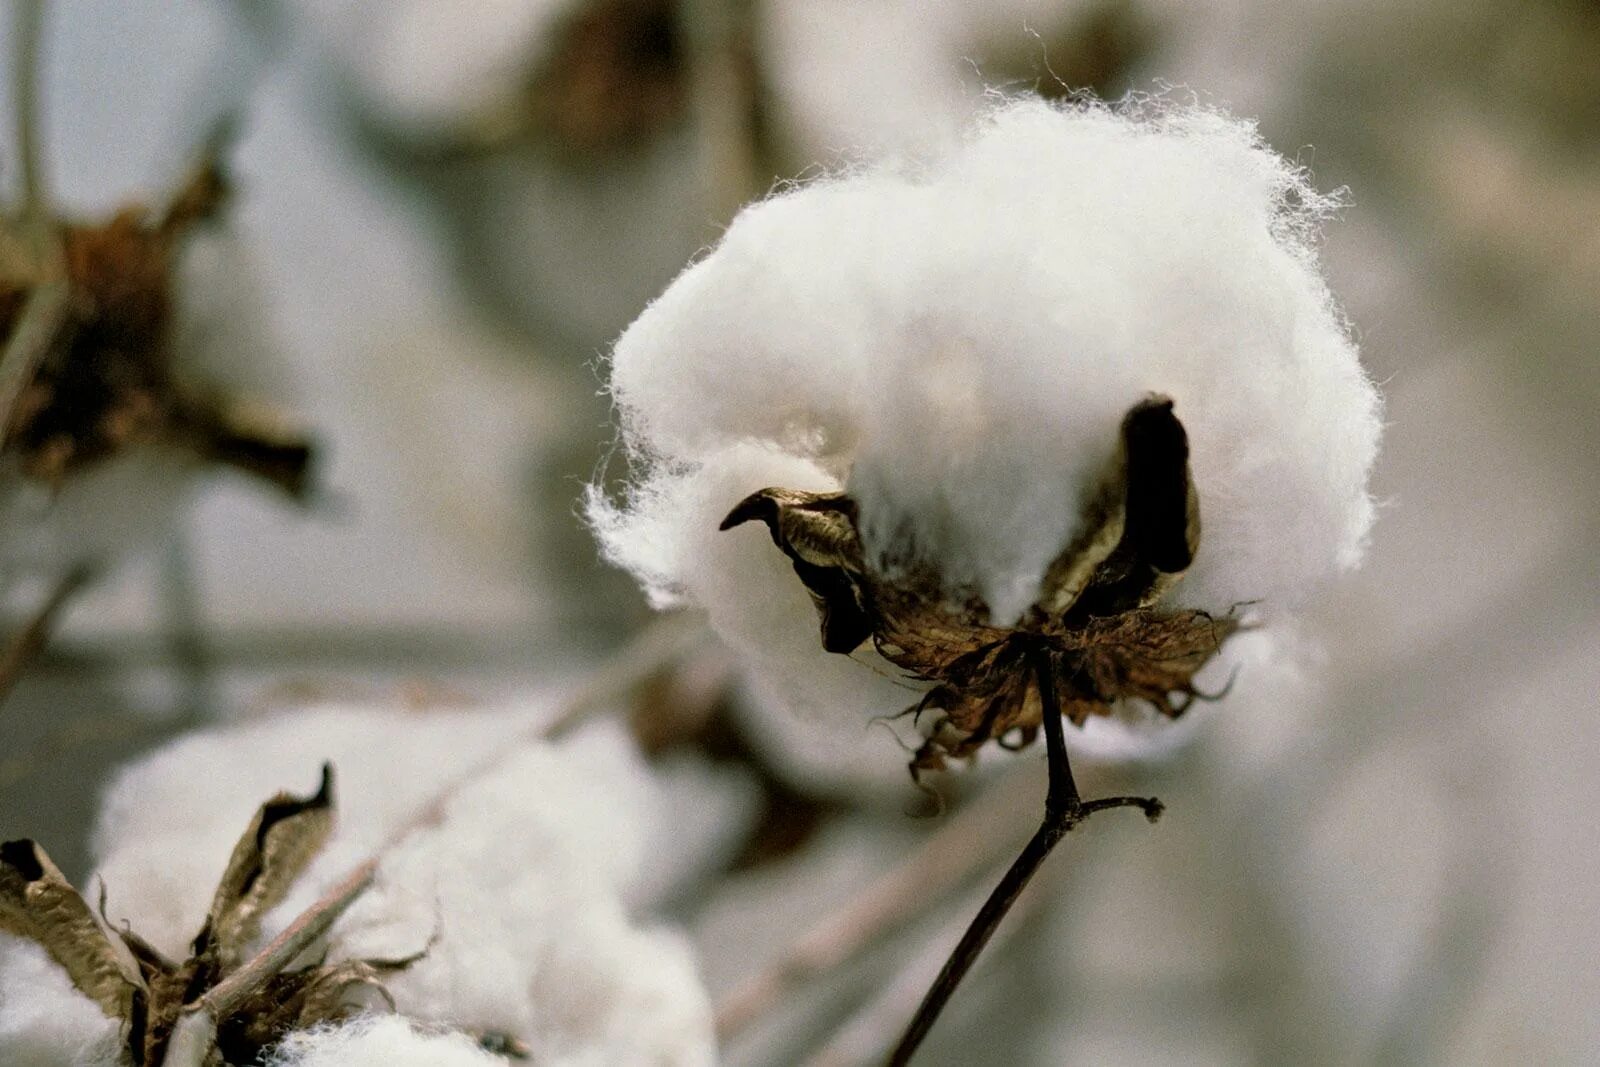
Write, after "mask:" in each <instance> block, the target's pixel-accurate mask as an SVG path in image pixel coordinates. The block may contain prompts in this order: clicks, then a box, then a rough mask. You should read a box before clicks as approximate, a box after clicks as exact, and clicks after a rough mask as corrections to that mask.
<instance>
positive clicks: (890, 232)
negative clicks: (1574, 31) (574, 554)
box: [591, 100, 1379, 741]
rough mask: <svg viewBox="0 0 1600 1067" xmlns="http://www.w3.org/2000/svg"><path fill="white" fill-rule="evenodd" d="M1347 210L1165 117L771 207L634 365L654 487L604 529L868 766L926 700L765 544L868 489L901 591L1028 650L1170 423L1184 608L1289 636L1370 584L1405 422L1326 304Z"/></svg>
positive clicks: (1186, 112)
mask: <svg viewBox="0 0 1600 1067" xmlns="http://www.w3.org/2000/svg"><path fill="white" fill-rule="evenodd" d="M1334 206H1335V204H1334V202H1333V201H1332V200H1330V199H1329V198H1327V197H1324V196H1322V195H1320V194H1318V193H1317V192H1316V191H1315V190H1314V189H1313V188H1312V187H1311V186H1310V184H1309V183H1308V180H1307V178H1306V176H1305V175H1304V173H1303V172H1301V171H1300V170H1299V169H1298V168H1296V167H1295V166H1293V165H1292V164H1291V163H1289V162H1288V161H1287V160H1285V159H1283V158H1282V157H1281V156H1279V155H1278V154H1277V153H1275V152H1273V151H1272V150H1271V149H1270V148H1268V147H1266V146H1265V145H1264V144H1263V143H1262V142H1261V140H1260V139H1259V137H1258V136H1257V135H1256V132H1255V130H1254V128H1253V127H1252V126H1251V125H1249V124H1248V123H1244V122H1239V121H1236V120H1233V119H1230V118H1228V117H1226V116H1224V115H1222V114H1219V113H1217V112H1215V111H1211V110H1207V109H1202V108H1195V107H1184V106H1179V105H1175V104H1171V103H1169V102H1165V101H1159V100H1157V101H1149V100H1145V101H1136V102H1134V103H1131V104H1128V105H1125V106H1122V107H1118V108H1110V107H1105V106H1100V105H1075V106H1071V107H1056V106H1052V105H1049V104H1046V103H1043V102H1040V101H1022V102H1016V103H1011V104H1006V105H1001V106H998V107H996V108H995V110H993V111H992V112H991V113H990V114H988V115H987V116H985V117H984V119H983V120H982V121H981V122H980V123H979V125H978V126H977V128H976V129H975V130H974V131H973V132H972V133H971V135H970V136H969V137H968V139H967V140H966V141H965V142H964V143H963V144H961V145H960V146H959V147H958V148H956V149H955V150H953V151H952V152H950V153H949V154H948V155H946V156H945V157H943V158H941V159H937V160H934V161H932V162H929V163H925V164H922V165H920V166H918V167H917V168H916V169H909V168H901V167H895V166H880V167H877V168H872V169H867V170H862V171H858V172H854V173H850V174H846V175H844V176H841V177H838V178H833V179H825V180H820V181H817V182H814V183H810V184H807V185H803V186H799V187H796V188H793V189H791V190H788V191H785V192H783V193H781V194H780V195H777V196H775V197H773V198H772V199H770V200H768V201H766V202H764V203H761V204H757V205H755V206H753V207H751V208H749V209H747V210H746V211H745V212H744V213H743V214H742V215H740V216H739V218H738V219H737V220H736V221H735V222H734V224H733V225H732V226H731V227H730V229H729V231H728V233H727V235H726V236H725V238H724V239H723V241H722V242H721V244H720V245H719V246H718V247H717V248H716V249H715V250H713V251H712V252H711V253H710V254H709V255H707V256H706V257H705V258H704V259H702V260H701V261H699V262H698V263H696V264H694V265H693V266H691V267H690V268H689V269H688V270H686V271H685V272H684V273H683V274H682V275H681V276H680V277H679V278H678V279H677V280H676V281H675V282H674V283H673V285H672V286H671V287H670V288H668V289H667V291H666V292H665V293H664V294H662V296H661V297H660V298H659V299H658V300H657V301H656V302H655V303H654V304H652V305H651V306H650V307H649V308H648V309H647V310H646V311H645V312H644V314H642V315H641V316H640V317H639V319H638V320H637V321H636V322H635V323H634V324H633V326H632V327H630V328H629V329H628V331H627V332H626V333H624V334H623V336H622V337H621V339H620V340H619V341H618V343H617V345H616V348H615V352H614V356H613V366H612V389H613V392H614V395H615V397H616V400H617V404H618V407H619V409H620V411H621V415H622V419H623V425H624V435H625V443H626V446H627V449H628V452H629V454H630V457H631V459H632V461H633V463H634V470H635V473H636V482H635V484H634V486H633V488H632V490H631V492H630V493H629V495H628V496H627V497H626V499H625V500H624V501H623V502H622V503H621V504H610V503H607V502H605V501H602V500H599V499H595V500H593V501H592V502H591V514H592V516H593V518H594V521H595V525H596V527H597V529H598V532H599V535H600V537H601V540H602V543H603V544H604V546H605V549H606V551H607V553H608V555H609V556H610V557H611V558H612V559H613V560H615V561H617V562H619V563H621V564H622V565H624V566H626V567H628V568H629V569H630V570H632V571H633V572H634V573H635V574H636V575H638V576H639V578H640V579H641V580H642V581H643V583H644V584H645V585H646V587H647V588H648V589H649V590H650V592H651V593H652V594H653V595H654V597H655V598H656V600H657V601H658V602H662V603H682V602H687V603H691V604H697V605H700V606H702V607H704V608H705V609H706V610H707V611H708V612H709V614H710V617H711V621H712V623H713V625H714V626H715V627H716V628H717V629H718V630H719V631H720V632H721V633H722V635H723V636H724V637H725V638H727V639H728V640H729V641H730V643H732V644H733V645H734V646H736V647H737V648H738V649H740V650H741V651H742V652H744V653H745V654H746V655H747V657H749V658H750V659H751V660H752V662H753V664H754V666H755V667H756V669H757V673H758V674H759V675H761V676H763V678H764V680H765V681H766V682H767V683H768V684H767V688H768V689H770V690H771V691H772V692H774V693H775V694H776V695H778V696H779V698H780V699H781V700H782V701H783V702H784V703H786V704H789V705H790V706H792V707H794V708H796V709H798V710H801V711H803V712H811V713H815V712H816V711H817V710H818V709H828V712H829V714H830V716H832V717H833V721H834V722H836V723H841V724H842V723H845V722H849V723H853V724H855V726H854V729H853V730H852V731H851V733H850V740H851V741H856V740H859V738H860V737H861V735H862V731H863V730H864V729H865V728H866V723H867V721H868V719H869V718H870V717H871V716H873V715H876V714H893V713H895V712H898V711H900V710H903V709H904V708H906V707H907V706H908V705H909V704H911V703H913V702H914V701H915V699H916V693H915V689H914V687H910V686H908V684H907V681H906V680H905V679H904V678H902V677H899V676H897V673H896V671H895V669H894V668H893V667H892V666H890V665H889V664H887V663H886V662H884V661H883V660H882V659H881V658H879V657H877V656H876V655H875V654H873V653H872V652H871V651H870V645H864V646H863V647H862V648H861V649H858V650H857V651H856V652H855V653H854V654H853V655H852V656H850V657H844V656H836V655H830V654H827V653H824V652H823V651H822V649H821V647H820V644H819V642H818V639H817V624H816V616H815V610H814V608H813V606H812V604H811V601H810V599H809V597H808V596H807V595H806V592H805V590H804V588H803V587H802V586H801V584H800V583H799V582H797V581H796V579H795V575H794V572H793V570H792V569H791V567H790V565H789V561H788V560H787V559H785V558H784V557H783V556H782V555H781V554H780V553H778V552H776V551H774V549H773V546H772V544H771V543H770V541H769V539H768V538H767V537H766V536H765V533H764V531H762V530H761V529H760V528H759V524H757V525H754V526H750V527H746V528H741V529H737V530H733V531H730V532H719V531H718V524H719V521H720V520H721V519H722V518H723V516H724V515H726V514H727V512H728V510H729V509H730V508H732V507H733V506H734V505H735V504H737V503H738V502H739V501H740V500H741V499H742V498H743V497H744V496H745V495H746V494H749V493H752V492H755V491H757V490H760V489H762V488H765V487H768V486H782V487H785V488H789V489H797V490H807V491H817V492H835V491H839V490H845V491H847V492H848V493H849V494H850V496H851V497H853V498H854V499H855V500H856V501H857V502H858V503H859V506H860V516H859V527H860V531H861V536H862V541H863V548H864V550H865V559H866V562H867V564H868V565H869V566H871V567H873V568H874V569H876V570H877V571H878V573H880V574H882V575H885V576H888V577H892V576H893V575H894V574H895V573H896V572H897V571H902V570H905V569H908V568H915V567H922V566H928V567H931V568H933V569H934V570H936V571H937V573H938V574H939V575H941V576H942V580H943V582H944V588H945V593H946V595H947V596H949V597H950V598H951V600H952V601H959V600H964V599H966V598H969V597H971V596H977V597H980V598H981V599H982V601H983V603H985V604H986V605H987V606H988V610H989V616H990V619H991V620H992V621H993V622H994V623H996V624H998V625H1002V626H1004V625H1009V624H1011V623H1013V622H1015V621H1016V620H1017V618H1018V617H1019V615H1020V614H1021V613H1022V612H1023V611H1024V610H1025V609H1026V608H1027V607H1028V606H1029V605H1030V604H1032V603H1033V602H1034V600H1035V598H1036V597H1037V595H1038V593H1039V590H1040V582H1041V579H1042V576H1043V574H1044V571H1045V568H1046V567H1047V565H1048V564H1049V563H1050V562H1051V561H1052V560H1053V559H1054V558H1055V557H1056V556H1057V555H1058V554H1059V553H1060V552H1061V551H1062V550H1063V548H1064V547H1065V546H1066V545H1067V544H1068V543H1069V542H1070V541H1071V540H1072V538H1073V537H1074V536H1075V535H1077V534H1078V533H1079V532H1080V527H1081V525H1082V522H1083V518H1082V517H1083V515H1084V512H1085V509H1086V507H1087V506H1088V505H1089V504H1090V503H1091V501H1092V499H1093V494H1094V492H1095V490H1096V486H1097V483H1098V480H1099V479H1100V477H1101V476H1102V473H1103V472H1104V471H1105V470H1106V468H1107V465H1108V464H1109V463H1110V462H1112V460H1113V459H1114V457H1115V455H1116V449H1117V446H1118V433H1119V430H1118V427H1119V424H1120V421H1121V419H1122V416H1123V415H1124V413H1126V412H1127V411H1128V410H1129V409H1130V408H1131V407H1133V406H1134V405H1135V404H1138V403H1139V402H1140V401H1141V400H1143V399H1144V398H1146V397H1147V396H1149V395H1151V394H1164V395H1166V396H1168V397H1171V398H1172V399H1173V401H1174V404H1175V412H1176V414H1177V416H1178V417H1179V418H1180V419H1181V420H1182V422H1183V425H1184V427H1185V428H1186V430H1187V432H1188V437H1189V445H1190V464H1191V467H1192V471H1193V478H1194V484H1195V487H1196V489H1197V492H1198V495H1199V501H1200V512H1201V518H1202V523H1201V525H1202V530H1203V533H1202V535H1201V538H1200V548H1199V552H1198V555H1197V557H1196V558H1195V560H1194V564H1193V566H1192V568H1191V569H1190V570H1189V573H1188V575H1187V576H1186V577H1185V579H1184V581H1183V582H1182V584H1181V585H1180V586H1179V587H1178V588H1177V590H1176V592H1175V594H1174V596H1173V604H1172V606H1174V607H1194V608H1201V609H1205V610H1208V611H1212V612H1215V613H1218V614H1223V613H1227V612H1229V611H1230V610H1232V609H1234V608H1235V607H1236V606H1238V605H1241V604H1245V603H1251V604H1254V605H1256V606H1255V608H1254V609H1253V610H1254V611H1255V612H1257V613H1258V614H1260V615H1262V616H1265V617H1267V618H1271V617H1272V616H1274V615H1276V614H1278V613H1280V612H1282V611H1284V610H1285V609H1289V608H1292V607H1293V606H1295V605H1296V604H1297V603H1298V602H1300V601H1301V600H1302V599H1303V598H1304V597H1305V596H1306V595H1307V594H1308V593H1309V592H1310V591H1311V590H1313V589H1315V588H1316V587H1317V586H1318V585H1319V584H1320V583H1321V582H1322V581H1323V580H1325V579H1327V578H1329V577H1331V576H1332V575H1334V574H1336V573H1338V572H1339V571H1341V570H1344V569H1347V568H1349V567H1351V566H1353V565H1354V564H1355V563H1356V562H1357V561H1358V559H1359V557H1360V555H1361V552H1362V549H1363V545H1364V539H1365V536H1366V533H1367V529H1368V527H1369V525H1370V524H1371V521H1372V516H1373V506H1372V501H1371V498H1370V496H1369V493H1368V489H1367V478H1368V474H1369V471H1370V468H1371V464H1372V461H1373V458H1374V455H1375V452H1376V447H1377V439H1378V432H1379V408H1378V399H1377V395H1376V392H1375V390H1374V389H1373V387H1372V385H1371V383H1370V381H1369V380H1368V378H1367V376H1366V375H1365V373H1364V372H1363V370H1362V368H1361V366H1360V364H1359V362H1358V360H1357V355H1356V350H1355V347H1354V345H1353V343H1352V342H1351V340H1350V337H1349V332H1348V330H1347V328H1346V324H1345V323H1344V321H1343V319H1342V317H1341V316H1340V314H1339V312H1338V310H1337V308H1336V306H1335V304H1334V302H1333V300H1332V298H1331V296H1330V294H1329V292H1328V290H1327V287H1326V285H1325V283H1324V281H1323V279H1322V276H1321V273H1320V269H1319V266H1318V264H1317V260H1316V255H1315V250H1314V241H1315V239H1316V236H1317V229H1318V227H1319V225H1320V223H1321V222H1322V221H1323V220H1324V219H1325V218H1326V217H1327V216H1328V215H1329V214H1330V212H1331V211H1332V209H1333V207H1334Z"/></svg>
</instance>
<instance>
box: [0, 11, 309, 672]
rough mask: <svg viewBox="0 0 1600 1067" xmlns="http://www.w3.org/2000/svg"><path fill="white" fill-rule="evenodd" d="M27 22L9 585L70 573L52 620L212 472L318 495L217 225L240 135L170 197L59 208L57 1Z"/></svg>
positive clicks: (8, 293)
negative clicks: (52, 185)
mask: <svg viewBox="0 0 1600 1067" xmlns="http://www.w3.org/2000/svg"><path fill="white" fill-rule="evenodd" d="M11 15H12V21H11V23H10V25H9V26H8V32H9V34H10V38H11V44H12V46H13V48H12V50H13V55H12V57H11V61H12V73H13V75H14V86H13V93H12V95H13V105H14V107H15V111H16V119H17V121H16V128H17V136H16V146H17V157H18V158H19V161H20V164H21V165H20V167H19V171H20V176H21V179H22V180H21V186H22V189H21V196H20V200H19V202H18V203H17V204H15V205H13V206H12V207H11V208H10V209H8V211H7V213H6V216H5V218H4V220H3V224H0V336H3V337H4V350H3V352H4V354H3V360H0V595H6V594H10V593H12V592H13V590H14V589H15V587H16V586H17V585H19V584H20V583H26V582H28V581H30V580H33V581H43V582H45V583H47V584H48V583H58V584H59V589H58V591H57V593H56V594H55V595H53V596H51V597H48V598H47V599H46V600H45V607H44V609H43V610H42V611H41V612H40V613H39V614H38V616H37V617H36V619H35V623H36V625H37V624H38V623H40V622H41V621H43V620H45V619H46V618H47V617H48V615H49V614H50V613H51V611H52V610H54V608H55V607H57V606H59V603H60V601H61V599H62V597H63V595H64V594H65V593H66V592H68V591H70V590H71V589H72V588H75V587H76V585H77V584H80V583H81V581H82V578H83V575H84V574H85V573H87V572H88V571H89V570H92V569H93V568H97V567H100V566H103V565H105V564H109V563H111V562H113V561H114V560H116V559H117V557H119V556H120V555H122V554H125V553H128V552H131V551H134V550H136V549H138V548H141V547H145V546H148V545H149V544H150V543H152V542H154V541H155V540H157V539H158V538H159V536H160V535H161V533H162V532H164V531H167V530H170V528H171V523H172V521H173V519H174V518H175V516H176V515H177V513H178V511H179V508H180V505H181V502H182V500H183V497H184V495H185V490H186V489H187V487H188V484H189V482H190V476H191V475H192V474H193V473H194V472H195V471H197V470H198V469H200V468H202V467H203V466H206V465H213V466H217V465H220V466H226V467H231V468H234V469H236V470H240V471H243V472H245V473H247V474H249V475H251V476H253V477H256V478H258V479H260V480H263V481H265V482H267V483H270V484H271V485H273V486H274V487H276V488H277V489H279V490H281V491H283V492H284V493H286V494H287V495H288V496H290V497H292V498H294V499H296V500H301V501H303V500H304V499H305V498H306V496H307V494H308V492H309V489H310V485H311V482H310V471H311V462H312V451H313V450H312V445H311V442H310V440H309V438H308V437H307V436H306V435H305V434H304V433H302V432H301V431H300V429H299V428H298V427H295V426H293V425H291V424H290V423H288V422H287V421H286V420H285V419H284V417H283V416H282V415H281V414H280V413H279V412H278V410H277V409H276V407H275V406H273V403H274V402H275V401H279V400H281V396H278V395H274V394H275V393H278V392H281V390H278V389H274V388H273V386H274V385H277V384H278V383H277V382H275V375H274V373H273V371H272V370H271V369H270V367H267V366H263V364H270V363H271V362H272V353H271V352H270V351H269V349H268V348H267V346H265V345H263V344H262V343H261V337H260V336H259V333H252V332H251V331H252V328H258V327H260V326H261V316H260V313H259V309H258V308H255V307H254V306H253V304H252V303H251V302H252V301H254V300H255V299H256V294H254V293H253V292H251V291H250V277H249V273H250V272H249V269H248V264H246V263H244V262H243V261H242V260H241V259H240V258H239V257H238V256H237V250H236V249H234V248H232V247H231V246H230V245H229V243H228V241H227V239H226V237H225V235H223V236H219V235H218V234H217V233H216V232H215V231H216V230H217V229H218V226H217V223H218V222H219V221H220V219H221V215H222V212H223V210H224V208H225V207H226V203H227V198H228V194H229V185H228V181H227V178H226V174H225V170H224V166H223V161H222V158H221V156H222V153H223V151H224V150H225V148H226V142H227V139H228V138H227V136H226V129H225V128H223V129H221V130H219V131H218V133H217V135H216V136H215V137H214V138H213V139H212V141H211V143H209V144H208V145H207V146H205V147H204V148H203V149H202V151H201V152H200V153H199V158H198V159H197V160H196V161H195V162H194V164H193V165H192V166H191V167H190V168H189V170H188V173H187V174H186V175H185V176H184V177H183V179H182V180H181V181H180V182H178V183H177V186H176V188H175V189H173V190H172V191H170V192H169V193H167V194H165V195H163V196H162V197H160V198H159V200H158V202H157V203H156V204H155V205H153V206H147V205H145V204H140V203H127V204H124V205H123V206H121V207H119V208H117V209H116V210H114V211H110V212H108V213H107V214H106V215H105V216H104V217H101V218H67V217H61V216H59V215H58V214H57V213H56V210H55V208H54V207H53V205H52V202H51V197H50V194H49V188H48V184H47V182H46V180H45V173H44V170H45V168H44V163H43V160H42V159H41V158H40V157H41V155H42V151H41V146H40V144H39V140H40V137H39V131H38V129H37V121H36V112H37V109H38V104H39V101H38V100H37V99H36V97H37V87H36V86H35V84H34V81H35V78H36V74H37V71H36V69H35V67H36V64H37V60H38V53H39V47H40V37H41V33H42V30H43V25H42V5H39V4H19V5H17V6H16V7H15V8H14V10H13V11H12V12H11ZM208 229H209V230H211V231H212V232H211V233H210V234H208V233H207V232H206V231H207V230H208ZM263 386H265V388H263ZM9 667H10V664H9V663H8V670H9Z"/></svg>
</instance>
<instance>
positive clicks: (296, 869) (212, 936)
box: [195, 763, 333, 970]
mask: <svg viewBox="0 0 1600 1067" xmlns="http://www.w3.org/2000/svg"><path fill="white" fill-rule="evenodd" d="M332 830H333V767H332V766H331V765H330V764H326V763H324V764H323V765H322V782H321V785H320V786H319V787H318V789H317V792H316V794H315V795H313V796H311V797H305V798H300V797H295V796H292V795H290V794H288V793H279V794H277V795H276V796H274V797H273V798H272V799H271V800H269V801H267V802H266V803H265V804H263V805H261V808H260V810H258V811H257V812H256V815H255V818H254V819H252V820H251V822H250V827H249V829H247V830H246V831H245V832H244V835H243V836H242V837H240V838H239V843H238V844H236V845H235V846H234V848H233V855H232V856H231V857H230V858H229V860H228V866H227V868H226V869H225V870H224V871H223V874H222V881H221V883H220V884H219V885H218V886H217V892H216V896H215V897H213V898H212V901H211V910H210V911H209V912H208V913H207V915H206V923H205V926H204V927H203V928H202V929H201V933H200V936H199V937H197V938H196V939H195V955H197V956H199V955H202V954H204V953H205V952H207V951H211V952H215V954H216V957H217V960H218V962H219V963H220V964H221V966H222V968H223V969H224V970H232V969H233V968H234V967H236V966H237V965H238V964H239V962H240V960H241V959H242V958H243V956H244V952H245V950H246V949H247V948H248V947H249V945H250V943H251V942H252V941H254V940H255V938H256V936H257V935H258V934H259V933H260V932H261V918H262V916H263V915H265V914H266V913H267V912H268V911H270V910H271V909H272V908H273V907H275V906H276V905H277V904H278V903H279V902H280V901H282V900H283V898H284V896H286V895H287V894H288V892H289V890H290V889H291V888H292V887H293V885H294V882H295V879H297V878H299V877H300V874H301V872H302V871H304V870H305V868H306V865H307V864H309V863H310V862H311V860H312V858H313V857H315V856H316V854H317V852H318V850H319V849H321V847H322V844H323V842H324V841H326V840H327V839H328V834H329V833H330V832H332Z"/></svg>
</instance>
